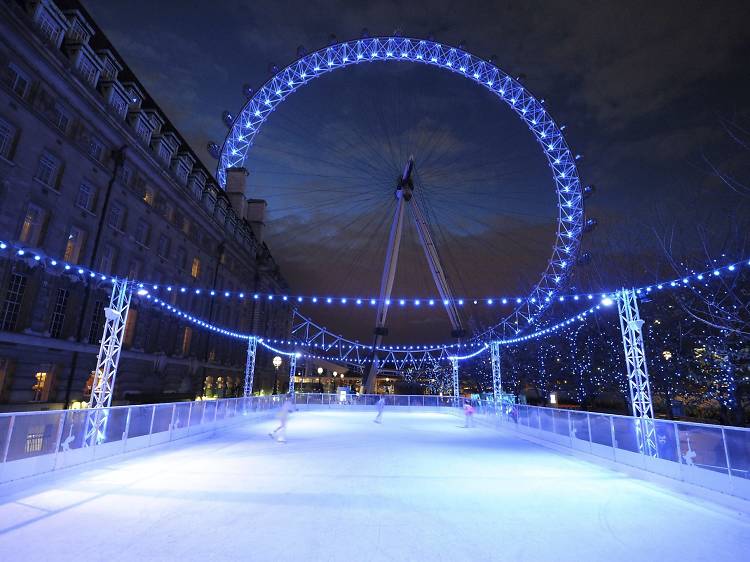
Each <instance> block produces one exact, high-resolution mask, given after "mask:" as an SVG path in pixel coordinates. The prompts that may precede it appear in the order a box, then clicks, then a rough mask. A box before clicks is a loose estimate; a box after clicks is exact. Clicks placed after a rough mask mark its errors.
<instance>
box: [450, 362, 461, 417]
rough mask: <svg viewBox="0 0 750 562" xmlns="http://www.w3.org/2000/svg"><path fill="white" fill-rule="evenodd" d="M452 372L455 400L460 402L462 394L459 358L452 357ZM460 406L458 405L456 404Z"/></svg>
mask: <svg viewBox="0 0 750 562" xmlns="http://www.w3.org/2000/svg"><path fill="white" fill-rule="evenodd" d="M451 372H452V374H453V400H454V401H456V402H458V398H459V396H461V394H460V392H461V391H460V389H459V388H458V358H457V357H451ZM456 406H458V404H456Z"/></svg>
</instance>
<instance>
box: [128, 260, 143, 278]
mask: <svg viewBox="0 0 750 562" xmlns="http://www.w3.org/2000/svg"><path fill="white" fill-rule="evenodd" d="M140 274H141V262H139V261H138V260H132V261H131V262H130V264H129V265H128V278H130V279H138V276H139V275H140Z"/></svg>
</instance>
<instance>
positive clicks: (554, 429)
mask: <svg viewBox="0 0 750 562" xmlns="http://www.w3.org/2000/svg"><path fill="white" fill-rule="evenodd" d="M556 411H557V410H556V409H551V410H550V413H551V414H552V433H557V423H556V422H555V418H556V417H557V416H556V415H555V412H556Z"/></svg>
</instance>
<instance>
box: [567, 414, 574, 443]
mask: <svg viewBox="0 0 750 562" xmlns="http://www.w3.org/2000/svg"><path fill="white" fill-rule="evenodd" d="M568 437H570V448H571V449H572V448H573V426H572V425H571V423H570V410H568Z"/></svg>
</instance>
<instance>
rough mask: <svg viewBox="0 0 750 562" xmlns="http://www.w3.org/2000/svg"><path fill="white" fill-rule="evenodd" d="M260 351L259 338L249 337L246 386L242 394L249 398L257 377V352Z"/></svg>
mask: <svg viewBox="0 0 750 562" xmlns="http://www.w3.org/2000/svg"><path fill="white" fill-rule="evenodd" d="M257 351H258V338H256V337H255V336H250V337H249V338H247V361H246V362H245V388H244V391H243V393H242V395H243V396H244V397H245V398H249V397H250V396H252V395H253V378H254V377H255V353H256V352H257Z"/></svg>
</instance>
